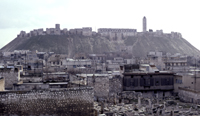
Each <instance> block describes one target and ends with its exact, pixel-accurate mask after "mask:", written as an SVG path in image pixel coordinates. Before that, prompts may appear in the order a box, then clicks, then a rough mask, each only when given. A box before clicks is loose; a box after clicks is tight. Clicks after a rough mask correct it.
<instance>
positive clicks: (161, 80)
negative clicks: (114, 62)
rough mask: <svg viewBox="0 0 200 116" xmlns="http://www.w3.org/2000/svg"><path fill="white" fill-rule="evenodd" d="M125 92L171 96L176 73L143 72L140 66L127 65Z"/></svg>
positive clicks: (151, 95)
mask: <svg viewBox="0 0 200 116" xmlns="http://www.w3.org/2000/svg"><path fill="white" fill-rule="evenodd" d="M123 75H124V77H123V91H136V92H142V93H143V95H144V96H148V97H153V96H155V95H156V94H158V96H159V97H166V96H171V95H172V93H173V90H174V73H172V72H159V71H155V72H143V71H140V70H139V65H125V66H124V73H123Z"/></svg>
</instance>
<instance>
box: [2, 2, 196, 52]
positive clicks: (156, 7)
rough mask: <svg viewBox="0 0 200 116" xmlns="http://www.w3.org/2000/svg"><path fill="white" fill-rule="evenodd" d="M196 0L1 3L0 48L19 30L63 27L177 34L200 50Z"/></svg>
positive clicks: (27, 30) (28, 30)
mask: <svg viewBox="0 0 200 116" xmlns="http://www.w3.org/2000/svg"><path fill="white" fill-rule="evenodd" d="M199 4H200V1H199V0H191V1H189V0H165V1H164V0H0V35H1V36H0V48H1V47H3V46H4V45H6V44H7V43H8V42H10V41H11V40H13V39H14V38H15V37H16V36H17V34H19V33H20V31H21V30H24V31H26V32H30V31H31V30H33V29H38V28H43V29H44V30H46V28H51V27H54V26H55V24H56V23H59V24H60V25H61V29H63V28H68V29H71V28H81V27H92V28H93V30H95V29H96V30H97V29H98V28H133V29H137V31H138V32H141V31H142V18H143V16H146V18H147V29H153V31H155V30H160V29H162V30H163V32H164V33H171V31H174V32H180V33H181V34H182V36H183V38H185V39H186V40H188V41H189V42H190V43H191V44H192V45H194V46H195V47H196V48H198V49H200V46H199V42H200V35H199V27H200V16H199V15H200V14H199V11H200V7H199Z"/></svg>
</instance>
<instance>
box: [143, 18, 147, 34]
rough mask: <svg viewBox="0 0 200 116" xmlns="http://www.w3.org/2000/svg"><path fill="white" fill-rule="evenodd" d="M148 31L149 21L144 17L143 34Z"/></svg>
mask: <svg viewBox="0 0 200 116" xmlns="http://www.w3.org/2000/svg"><path fill="white" fill-rule="evenodd" d="M146 31H147V19H146V17H145V16H144V17H143V32H146Z"/></svg>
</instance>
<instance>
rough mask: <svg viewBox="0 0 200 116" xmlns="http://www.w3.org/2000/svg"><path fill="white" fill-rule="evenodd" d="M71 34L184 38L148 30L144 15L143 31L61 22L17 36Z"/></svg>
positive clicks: (175, 34) (119, 37)
mask: <svg viewBox="0 0 200 116" xmlns="http://www.w3.org/2000/svg"><path fill="white" fill-rule="evenodd" d="M70 34H79V35H83V36H88V37H90V36H94V35H97V34H99V35H101V36H103V37H108V38H109V39H110V40H121V39H123V38H124V37H129V36H142V35H145V34H149V35H152V36H155V37H159V36H166V37H169V38H182V35H181V33H178V32H171V33H163V30H156V31H153V30H152V29H149V31H147V19H146V17H143V32H137V29H128V28H127V29H123V28H99V29H98V31H97V32H95V31H92V28H91V27H83V28H75V29H69V30H68V29H67V28H64V29H60V24H55V28H46V31H44V30H43V28H40V29H34V30H32V31H30V32H29V33H26V32H25V31H21V32H20V34H19V35H17V37H33V36H38V35H70Z"/></svg>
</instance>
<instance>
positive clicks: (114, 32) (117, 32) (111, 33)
mask: <svg viewBox="0 0 200 116" xmlns="http://www.w3.org/2000/svg"><path fill="white" fill-rule="evenodd" d="M98 33H99V34H101V36H104V37H109V39H110V40H122V39H123V38H124V37H128V36H135V35H136V34H137V30H136V29H112V28H99V29H98Z"/></svg>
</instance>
